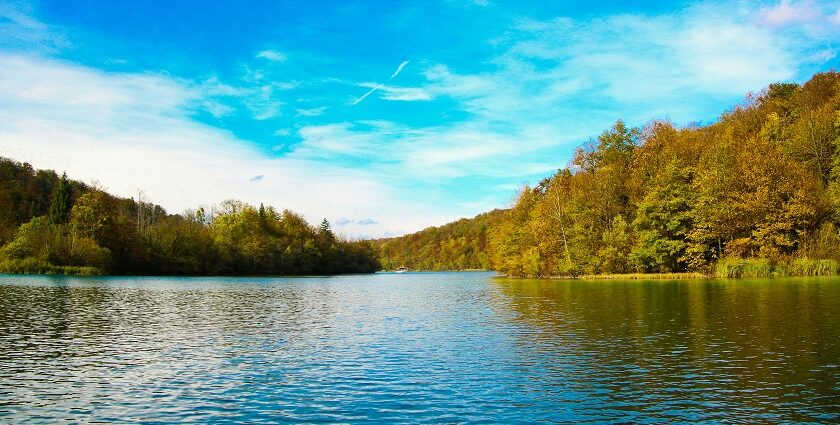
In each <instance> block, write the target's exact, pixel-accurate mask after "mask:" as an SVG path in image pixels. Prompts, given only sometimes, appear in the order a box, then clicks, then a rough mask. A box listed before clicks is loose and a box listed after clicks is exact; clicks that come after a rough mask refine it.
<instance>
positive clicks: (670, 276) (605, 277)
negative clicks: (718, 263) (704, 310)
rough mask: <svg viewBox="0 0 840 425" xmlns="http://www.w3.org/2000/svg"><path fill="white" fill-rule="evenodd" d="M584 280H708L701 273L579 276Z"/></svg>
mask: <svg viewBox="0 0 840 425" xmlns="http://www.w3.org/2000/svg"><path fill="white" fill-rule="evenodd" d="M579 279H584V280H681V279H708V276H706V275H705V274H703V273H620V274H591V275H583V276H580V277H579Z"/></svg>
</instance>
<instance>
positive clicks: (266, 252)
mask: <svg viewBox="0 0 840 425" xmlns="http://www.w3.org/2000/svg"><path fill="white" fill-rule="evenodd" d="M0 243H2V244H3V245H2V248H0V272H7V273H75V274H100V273H121V274H192V275H203V274H248V275H265V274H269V275H300V274H336V273H368V272H373V271H376V270H378V269H379V264H378V262H377V261H376V256H375V252H374V250H373V248H372V246H371V245H370V244H369V243H368V242H351V241H345V240H342V239H341V238H338V237H336V235H334V234H333V232H332V230H331V229H330V226H329V223H327V221H326V220H324V222H322V223H321V225H320V226H319V227H314V226H311V225H310V224H309V223H307V222H306V220H304V219H303V218H302V217H301V216H299V215H297V214H295V213H293V212H291V211H288V210H285V211H282V212H281V211H278V210H276V209H274V208H272V207H264V206H263V205H260V207H259V208H255V207H253V206H251V205H247V204H245V203H242V202H238V201H226V202H224V203H222V204H221V205H219V206H218V207H216V208H215V209H213V211H212V212H209V213H208V212H205V211H204V210H203V209H198V210H196V211H192V212H189V213H185V214H182V215H170V214H167V213H166V212H165V211H164V210H163V209H162V208H161V207H159V206H157V205H154V204H151V203H148V202H144V201H142V200H138V201H135V200H133V199H121V198H117V197H114V196H111V195H109V194H108V193H105V192H104V191H102V190H99V189H95V188H91V187H88V186H86V185H83V184H81V183H78V182H74V181H70V180H67V178H66V176H62V177H61V178H59V177H58V176H57V175H56V174H55V173H54V172H51V171H35V170H33V169H32V167H31V166H30V165H29V164H21V163H17V162H14V161H11V160H7V159H2V158H0Z"/></svg>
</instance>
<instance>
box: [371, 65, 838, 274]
mask: <svg viewBox="0 0 840 425" xmlns="http://www.w3.org/2000/svg"><path fill="white" fill-rule="evenodd" d="M838 111H840V74H838V73H836V72H827V73H821V74H817V75H814V76H813V77H812V78H811V79H810V80H809V81H808V82H806V83H805V84H803V85H801V86H800V85H798V84H792V83H779V84H772V85H770V86H769V87H768V88H767V89H765V90H764V91H762V92H761V93H758V94H750V95H748V96H747V98H746V99H745V100H744V102H743V103H742V104H740V105H737V106H735V107H734V108H732V109H731V110H729V111H727V112H725V113H724V114H723V115H721V117H720V118H719V119H718V120H717V122H715V123H712V124H709V125H704V126H699V125H690V126H686V127H678V126H675V125H674V124H672V123H670V122H667V121H661V120H656V121H651V122H649V123H648V124H647V125H645V126H643V127H641V128H629V127H627V126H626V125H625V124H624V123H623V122H622V121H618V122H616V123H615V125H613V126H612V128H610V129H609V130H607V131H604V132H603V133H602V134H601V135H600V136H598V137H597V138H596V139H594V140H590V141H589V142H587V143H585V144H584V145H583V146H581V147H579V148H578V149H577V150H576V151H575V153H574V157H573V159H572V161H571V162H570V163H569V164H568V165H567V166H566V167H564V168H562V169H560V170H558V171H557V172H556V173H555V174H554V175H552V176H550V177H548V178H546V179H544V180H542V181H541V182H539V183H538V184H537V185H536V186H535V187H525V188H524V189H523V190H522V191H521V192H520V193H519V194H518V195H517V197H516V199H515V201H514V202H513V205H512V206H511V208H510V210H506V211H494V212H493V213H488V214H487V215H480V216H478V217H477V218H475V219H473V220H461V221H458V222H456V223H451V224H449V225H446V226H442V227H437V228H430V229H426V230H423V231H421V232H418V233H415V234H411V235H406V236H403V237H400V238H392V239H387V240H381V241H377V245H378V246H379V249H380V255H381V259H382V264H383V266H385V268H395V267H399V266H407V267H409V268H412V269H428V270H441V269H466V268H483V269H484V268H491V269H495V270H498V271H500V272H502V273H505V274H508V275H511V276H533V277H539V276H577V275H582V274H604V273H610V274H620V273H629V272H657V273H662V272H685V271H698V272H702V273H706V274H718V275H720V276H745V275H749V274H751V273H752V274H756V275H782V274H798V275H808V274H833V273H837V270H838V265H837V264H838V260H840V234H839V233H838V229H840V112H838Z"/></svg>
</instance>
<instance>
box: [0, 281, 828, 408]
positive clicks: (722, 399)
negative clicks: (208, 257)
mask: <svg viewBox="0 0 840 425" xmlns="http://www.w3.org/2000/svg"><path fill="white" fill-rule="evenodd" d="M57 420H61V421H65V420H69V421H78V422H121V423H124V422H132V421H136V422H175V421H177V422H190V421H192V422H198V423H207V422H248V423H255V422H278V421H282V422H307V423H312V422H318V423H334V422H339V423H359V422H383V423H399V422H403V423H404V422H411V423H463V422H503V423H533V422H549V423H553V422H559V423H585V422H635V423H662V422H694V421H701V422H721V423H761V422H766V423H777V422H812V423H837V422H840V280H838V279H827V278H823V279H775V280H769V281H768V280H742V281H654V282H638V281H632V282H620V281H607V282H603V281H602V282H584V281H528V280H502V279H494V278H492V274H488V273H429V274H411V273H409V274H377V275H368V276H341V277H331V278H277V279H273V278H266V279H263V278H114V277H108V278H63V277H33V276H25V277H21V276H0V422H2V423H6V422H14V423H27V422H30V423H43V422H47V421H57Z"/></svg>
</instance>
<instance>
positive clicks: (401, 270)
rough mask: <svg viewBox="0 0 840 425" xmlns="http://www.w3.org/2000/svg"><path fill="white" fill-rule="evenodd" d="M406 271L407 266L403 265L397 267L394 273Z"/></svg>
mask: <svg viewBox="0 0 840 425" xmlns="http://www.w3.org/2000/svg"><path fill="white" fill-rule="evenodd" d="M407 271H408V268H407V267H405V266H403V267H400V268H398V269H397V270H396V273H405V272H407Z"/></svg>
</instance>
